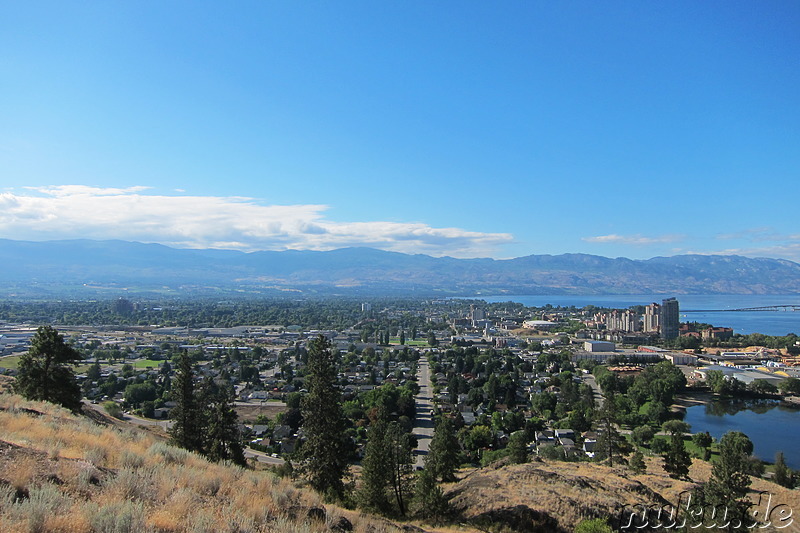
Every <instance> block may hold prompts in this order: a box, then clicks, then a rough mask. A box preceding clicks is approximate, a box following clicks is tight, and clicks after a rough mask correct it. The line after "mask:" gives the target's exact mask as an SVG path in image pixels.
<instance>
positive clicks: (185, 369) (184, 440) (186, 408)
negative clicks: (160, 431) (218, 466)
mask: <svg viewBox="0 0 800 533" xmlns="http://www.w3.org/2000/svg"><path fill="white" fill-rule="evenodd" d="M172 400H173V401H174V402H175V407H174V408H173V409H172V413H171V415H172V420H173V422H172V428H171V429H170V436H171V438H172V443H173V444H175V445H176V446H179V447H181V448H184V449H187V450H189V451H192V452H202V451H203V433H202V425H203V424H202V411H201V409H200V405H199V402H198V398H197V394H196V392H195V383H194V370H193V369H192V362H191V360H190V359H189V356H188V355H187V354H186V352H185V351H184V352H183V353H181V355H180V358H179V360H178V369H177V371H176V373H175V380H174V381H173V382H172Z"/></svg>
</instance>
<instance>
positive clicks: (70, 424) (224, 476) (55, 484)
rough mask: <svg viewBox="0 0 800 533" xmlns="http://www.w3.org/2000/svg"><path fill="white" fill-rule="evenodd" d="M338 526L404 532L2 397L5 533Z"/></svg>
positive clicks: (0, 468) (0, 472) (281, 485)
mask: <svg viewBox="0 0 800 533" xmlns="http://www.w3.org/2000/svg"><path fill="white" fill-rule="evenodd" d="M323 508H324V509H325V512H324V515H322V514H321V513H320V512H319V509H323ZM312 509H314V510H312ZM310 510H311V512H309V511H310ZM342 518H346V519H347V520H348V521H349V522H350V523H351V524H352V526H353V531H356V532H362V533H366V532H374V533H379V532H387V533H388V532H393V531H399V530H401V527H400V526H397V525H395V524H392V523H390V522H387V521H383V520H381V519H376V518H373V517H369V516H362V515H360V514H358V513H354V512H351V511H347V510H344V509H339V508H336V507H333V506H323V505H322V502H321V500H320V498H319V497H318V496H317V495H316V494H315V493H314V492H312V491H309V490H303V489H299V488H298V487H296V486H295V485H294V484H293V483H292V482H291V481H288V480H286V479H282V478H278V477H276V476H275V475H273V474H272V473H271V472H255V471H249V470H245V469H242V468H238V467H235V466H232V465H222V464H215V463H210V462H208V461H206V460H205V459H203V458H202V457H199V456H197V455H195V454H192V453H188V452H186V451H184V450H181V449H178V448H174V447H172V446H168V445H167V444H165V443H164V442H163V441H160V440H158V439H157V438H156V437H154V436H152V435H150V434H146V433H143V432H140V431H134V430H119V429H117V428H113V427H103V426H101V425H98V424H96V423H95V422H93V421H91V420H89V419H87V418H81V417H75V416H73V415H71V414H70V413H69V412H68V411H66V410H63V409H61V408H59V407H57V406H54V405H51V404H46V403H41V402H27V401H25V400H23V399H21V398H19V397H18V396H13V395H8V394H3V395H0V531H2V532H4V533H16V532H19V533H23V532H24V533H29V532H41V533H46V532H70V533H122V532H136V533H139V532H145V533H146V532H192V533H194V532H198V533H199V532H212V531H213V532H242V533H244V532H251V531H252V532H267V531H269V532H298V533H301V532H303V533H305V532H308V533H316V532H323V531H332V530H333V531H336V530H337V529H336V527H337V525H346V524H345V522H344V521H342Z"/></svg>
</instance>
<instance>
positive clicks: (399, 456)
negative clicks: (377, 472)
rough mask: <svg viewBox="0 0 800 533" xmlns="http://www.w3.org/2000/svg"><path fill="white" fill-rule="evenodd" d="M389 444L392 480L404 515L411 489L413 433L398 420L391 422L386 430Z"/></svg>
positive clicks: (399, 507)
mask: <svg viewBox="0 0 800 533" xmlns="http://www.w3.org/2000/svg"><path fill="white" fill-rule="evenodd" d="M386 437H387V438H386V441H387V444H388V446H389V466H390V468H391V470H390V472H391V475H390V478H389V479H390V482H391V488H392V492H393V493H394V498H395V502H396V503H397V509H398V510H399V511H400V514H401V515H402V516H405V514H406V499H407V498H406V497H407V495H408V493H409V492H410V491H411V484H412V473H413V470H412V466H411V449H412V446H411V434H410V433H407V432H406V431H404V430H403V428H402V427H401V426H400V424H399V423H397V422H390V423H389V427H388V430H387V432H386Z"/></svg>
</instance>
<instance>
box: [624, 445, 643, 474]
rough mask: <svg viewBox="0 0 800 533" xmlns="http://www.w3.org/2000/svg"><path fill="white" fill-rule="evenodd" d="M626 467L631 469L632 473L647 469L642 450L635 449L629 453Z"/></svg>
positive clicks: (641, 472) (640, 472)
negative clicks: (629, 456)
mask: <svg viewBox="0 0 800 533" xmlns="http://www.w3.org/2000/svg"><path fill="white" fill-rule="evenodd" d="M628 467H629V468H630V469H631V470H632V471H633V473H634V474H643V473H644V472H645V471H646V470H647V465H646V464H645V463H644V456H643V455H642V452H640V451H639V450H636V451H635V452H633V455H631V459H630V461H629V462H628Z"/></svg>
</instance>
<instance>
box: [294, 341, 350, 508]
mask: <svg viewBox="0 0 800 533" xmlns="http://www.w3.org/2000/svg"><path fill="white" fill-rule="evenodd" d="M306 387H307V388H308V394H306V396H305V397H304V398H303V402H302V414H303V420H304V423H303V429H304V431H305V434H306V441H305V443H303V446H302V447H301V448H300V456H301V460H302V465H301V466H302V471H303V473H304V474H305V475H306V477H307V478H308V480H309V481H310V483H311V486H312V487H313V488H314V489H316V490H317V491H318V492H320V493H322V494H324V495H326V496H327V497H330V498H334V497H341V495H342V493H343V491H344V482H343V481H342V478H343V477H344V475H345V473H346V471H347V467H348V464H349V462H350V457H351V455H352V453H351V442H350V438H349V437H348V435H347V433H346V431H345V429H346V428H347V424H346V420H345V418H344V414H343V413H342V401H341V394H340V392H339V389H338V388H337V387H336V358H335V355H334V353H333V352H332V350H331V343H330V341H329V340H328V339H327V338H325V337H324V336H323V335H320V336H318V337H317V338H315V339H313V340H312V341H311V342H309V343H308V363H307V365H306Z"/></svg>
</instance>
